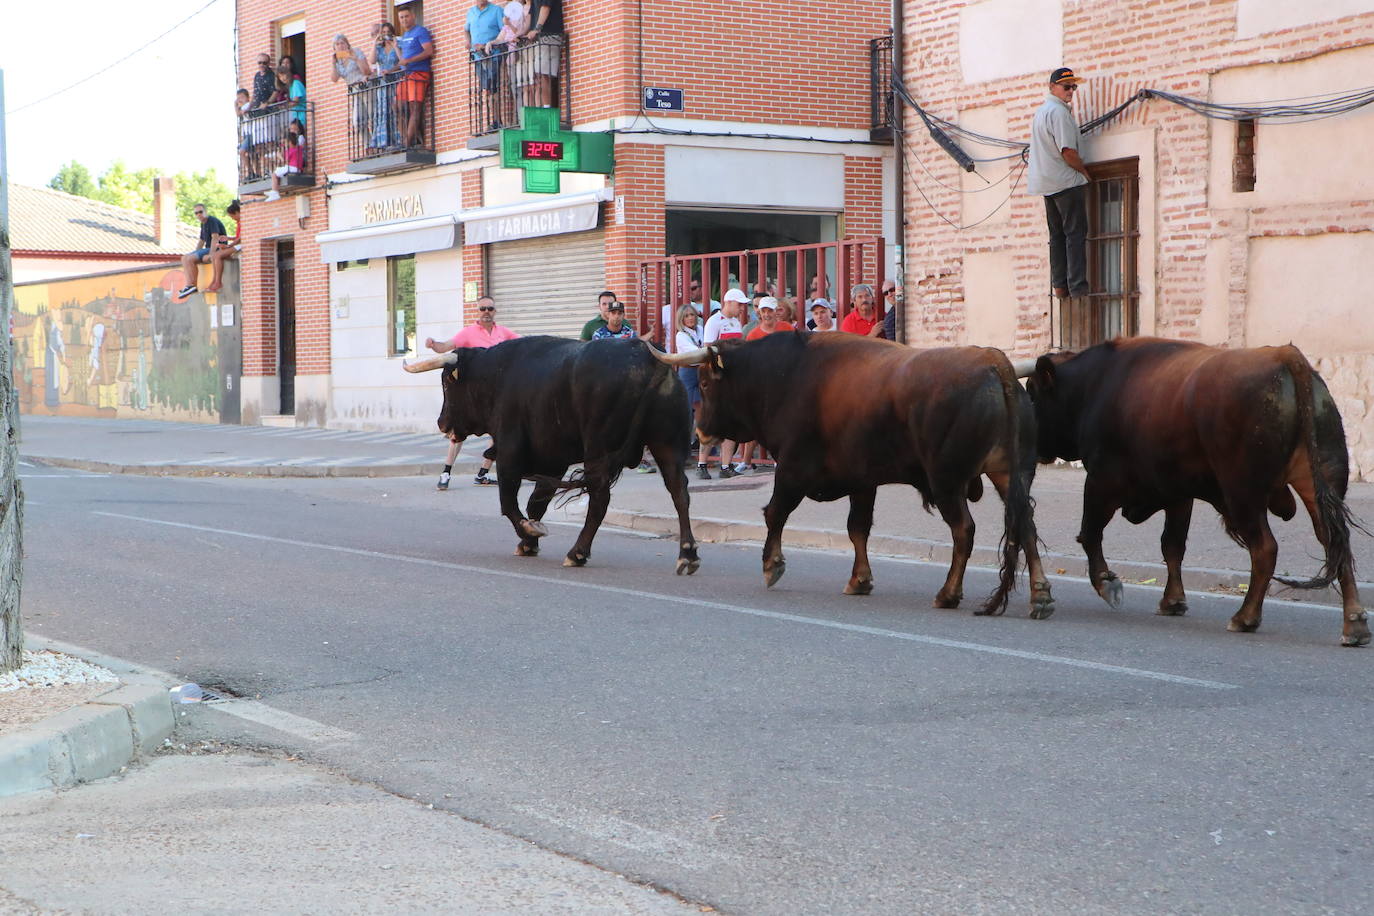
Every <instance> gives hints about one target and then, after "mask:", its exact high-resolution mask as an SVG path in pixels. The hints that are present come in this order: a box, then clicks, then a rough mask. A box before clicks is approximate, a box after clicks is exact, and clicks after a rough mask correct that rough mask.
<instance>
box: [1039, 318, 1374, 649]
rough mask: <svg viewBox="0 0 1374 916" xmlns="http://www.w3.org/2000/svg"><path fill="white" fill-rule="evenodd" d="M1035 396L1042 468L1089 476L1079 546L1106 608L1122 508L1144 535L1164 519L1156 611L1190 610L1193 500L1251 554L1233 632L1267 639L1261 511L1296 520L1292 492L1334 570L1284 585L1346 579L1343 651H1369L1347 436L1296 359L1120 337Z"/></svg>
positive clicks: (1270, 569) (1042, 373)
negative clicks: (1113, 525)
mask: <svg viewBox="0 0 1374 916" xmlns="http://www.w3.org/2000/svg"><path fill="white" fill-rule="evenodd" d="M1028 388H1029V389H1030V394H1031V398H1032V399H1033V400H1034V402H1035V413H1036V419H1037V424H1038V426H1039V452H1040V460H1042V461H1051V460H1054V459H1055V458H1064V459H1081V460H1082V461H1083V466H1084V468H1085V469H1086V470H1087V477H1086V480H1085V481H1084V488H1083V520H1082V527H1081V529H1080V533H1079V536H1078V540H1079V542H1080V543H1082V545H1083V549H1084V551H1085V552H1086V553H1087V555H1088V574H1089V578H1090V579H1091V581H1092V583H1093V585H1094V587H1095V588H1096V589H1097V592H1098V594H1099V595H1101V596H1102V597H1103V599H1105V600H1106V601H1107V602H1108V603H1110V604H1111V605H1113V606H1116V605H1117V604H1119V603H1120V600H1121V583H1120V580H1118V579H1117V577H1116V575H1115V574H1114V573H1113V572H1112V571H1111V570H1110V569H1108V568H1107V563H1106V560H1105V559H1104V558H1103V555H1102V531H1103V529H1104V528H1106V526H1107V523H1108V522H1109V521H1111V518H1112V516H1113V515H1114V514H1115V513H1116V511H1117V510H1118V509H1120V510H1121V512H1122V514H1123V515H1124V516H1125V517H1126V519H1127V521H1130V522H1132V523H1134V524H1140V523H1141V522H1143V521H1145V520H1146V519H1147V518H1149V517H1150V516H1152V515H1154V514H1155V513H1156V512H1159V511H1160V510H1163V511H1164V533H1163V536H1162V537H1161V539H1160V545H1161V547H1162V548H1163V553H1164V560H1165V563H1166V564H1167V566H1168V570H1169V577H1168V583H1167V585H1166V586H1165V589H1164V597H1163V598H1162V599H1161V600H1160V603H1159V613H1161V614H1166V615H1177V614H1182V613H1184V612H1185V611H1186V610H1187V608H1188V605H1187V604H1186V602H1185V599H1184V591H1183V581H1182V578H1181V576H1182V564H1183V551H1184V547H1185V545H1186V544H1187V540H1188V525H1189V522H1190V520H1191V518H1192V511H1193V500H1194V499H1201V500H1204V501H1206V502H1208V503H1211V505H1212V506H1213V507H1215V508H1216V510H1217V511H1218V512H1220V513H1221V517H1222V520H1223V522H1224V523H1225V526H1226V532H1227V534H1229V535H1230V536H1231V537H1232V538H1234V539H1235V540H1236V541H1237V542H1238V543H1239V544H1240V545H1241V546H1243V547H1245V548H1247V549H1248V550H1249V551H1250V585H1249V588H1248V589H1247V590H1246V594H1245V600H1244V601H1243V602H1242V603H1241V606H1240V610H1238V611H1237V612H1236V613H1235V615H1234V616H1233V617H1232V618H1231V622H1230V626H1229V628H1230V629H1231V630H1235V631H1238V632H1251V631H1254V630H1256V629H1258V628H1259V625H1260V614H1261V609H1262V606H1263V602H1264V596H1265V593H1266V592H1267V591H1268V588H1269V582H1270V579H1271V578H1273V577H1274V575H1273V574H1274V566H1275V562H1276V560H1277V557H1278V544H1277V542H1276V541H1275V540H1274V535H1273V532H1271V531H1270V529H1269V521H1268V519H1267V517H1266V515H1265V512H1266V510H1268V511H1272V512H1273V513H1274V514H1275V515H1277V516H1279V517H1280V518H1282V519H1284V520H1287V519H1290V518H1292V517H1293V516H1294V514H1296V512H1297V505H1296V503H1295V502H1294V499H1293V493H1294V492H1296V493H1297V495H1298V497H1299V498H1300V499H1301V500H1302V502H1303V505H1304V506H1306V508H1307V512H1308V514H1309V515H1310V516H1311V518H1312V526H1313V528H1314V529H1315V531H1316V534H1317V538H1318V540H1320V541H1321V543H1322V546H1323V548H1324V549H1325V552H1326V557H1325V565H1324V566H1323V568H1322V571H1321V573H1320V574H1319V575H1318V576H1317V577H1316V578H1315V579H1311V580H1302V581H1293V580H1289V579H1283V578H1281V577H1280V581H1281V582H1284V583H1285V584H1287V585H1294V586H1299V587H1303V588H1318V587H1320V588H1324V587H1326V586H1328V585H1330V584H1331V582H1332V581H1333V580H1339V581H1340V585H1341V593H1342V598H1343V604H1344V608H1343V615H1342V616H1343V626H1342V629H1341V643H1342V644H1343V645H1347V646H1362V645H1365V644H1367V643H1368V642H1369V638H1370V633H1369V625H1368V623H1367V622H1366V620H1365V614H1364V611H1363V610H1361V608H1360V599H1359V593H1358V591H1357V589H1356V585H1355V564H1354V560H1353V558H1352V556H1351V552H1350V526H1351V523H1352V521H1353V520H1352V519H1351V517H1350V514H1349V511H1348V510H1347V508H1346V505H1345V492H1346V486H1347V479H1348V474H1349V470H1348V464H1347V460H1348V459H1347V455H1346V445H1345V431H1344V428H1343V427H1342V424H1341V417H1340V413H1339V412H1338V411H1337V410H1336V405H1335V404H1334V403H1333V402H1332V400H1331V395H1330V393H1329V392H1328V391H1327V388H1326V385H1325V384H1324V383H1323V382H1322V379H1321V377H1320V376H1319V375H1318V374H1317V373H1316V371H1315V370H1314V369H1313V368H1312V366H1311V365H1310V364H1309V363H1308V362H1307V360H1306V358H1305V357H1304V356H1303V355H1302V353H1301V352H1300V351H1299V350H1298V349H1297V348H1296V347H1292V346H1287V347H1259V348H1255V349H1240V350H1228V349H1221V348H1217V347H1209V346H1204V345H1202V344H1196V343H1185V342H1182V341H1176V340H1161V339H1158V338H1131V339H1122V340H1116V341H1111V342H1108V343H1104V344H1098V345H1097V346H1095V347H1090V348H1088V349H1087V350H1084V351H1083V352H1082V353H1078V354H1072V353H1061V354H1056V355H1054V356H1042V357H1041V358H1040V359H1039V360H1038V361H1037V362H1036V363H1035V368H1034V370H1033V371H1032V373H1031V378H1030V381H1029V383H1028ZM1290 488H1291V489H1290Z"/></svg>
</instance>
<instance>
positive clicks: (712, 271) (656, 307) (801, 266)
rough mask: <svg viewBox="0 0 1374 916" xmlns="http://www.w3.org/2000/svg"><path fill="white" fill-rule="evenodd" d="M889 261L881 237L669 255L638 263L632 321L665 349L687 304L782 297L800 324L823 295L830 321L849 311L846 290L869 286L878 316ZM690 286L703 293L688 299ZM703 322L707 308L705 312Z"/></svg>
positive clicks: (880, 310) (841, 319) (690, 295)
mask: <svg viewBox="0 0 1374 916" xmlns="http://www.w3.org/2000/svg"><path fill="white" fill-rule="evenodd" d="M886 267H887V259H886V255H885V248H884V244H883V239H882V237H881V236H873V237H870V238H861V239H844V240H843V241H839V242H819V243H816V244H812V245H788V246H785V247H782V248H760V249H756V250H750V251H723V252H712V253H710V254H691V255H669V256H667V257H662V258H649V259H647V260H643V261H640V262H639V305H638V308H637V315H636V317H635V318H634V319H633V321H634V323H635V326H636V327H640V328H643V327H650V326H652V327H654V328H656V329H657V330H656V332H655V335H654V337H655V340H657V341H659V342H661V343H663V344H664V345H665V347H666V348H668V349H671V348H672V346H673V337H674V335H673V334H672V333H671V332H672V321H671V316H673V315H676V314H677V310H678V309H679V308H680V307H682V306H683V305H686V304H687V303H688V302H691V301H694V300H698V301H705V302H709V301H710V300H712V299H714V300H716V301H720V300H721V298H722V296H723V295H724V294H725V291H726V290H728V289H732V288H738V289H741V290H744V291H745V292H746V293H748V294H750V295H753V294H754V293H761V294H766V295H770V296H776V297H778V298H779V299H782V298H788V299H790V300H791V302H792V306H793V308H792V311H793V313H794V314H793V316H792V317H793V319H794V320H796V321H798V322H799V324H801V325H805V323H806V319H807V318H809V317H810V315H809V314H807V304H808V303H809V302H810V300H812V299H814V298H816V297H818V296H821V297H824V298H825V299H827V300H829V302H830V305H831V306H832V307H833V308H834V309H835V310H836V313H837V317H836V321H843V320H844V316H845V315H846V314H848V312H849V291H850V289H851V288H852V287H853V286H855V285H856V284H859V283H867V284H869V285H870V286H872V287H873V299H874V306H875V308H876V309H877V312H878V317H879V318H880V319H881V318H882V316H883V297H882V295H881V294H880V292H879V291H880V290H881V289H882V284H883V281H884V280H885V279H886V278H887V277H886ZM693 281H696V282H697V283H698V284H699V289H701V290H704V291H705V297H706V298H705V300H701V295H702V294H700V293H699V294H697V295H696V296H693V295H692V294H691V292H690V290H689V286H690V284H691V283H692V282H693ZM665 305H670V306H672V308H671V309H670V310H669V311H668V315H669V316H670V319H669V322H668V326H667V331H668V332H669V333H667V334H665V333H664V328H663V327H661V324H662V314H663V306H665ZM703 311H704V313H705V314H706V315H707V316H708V317H709V314H710V310H709V308H708V309H703Z"/></svg>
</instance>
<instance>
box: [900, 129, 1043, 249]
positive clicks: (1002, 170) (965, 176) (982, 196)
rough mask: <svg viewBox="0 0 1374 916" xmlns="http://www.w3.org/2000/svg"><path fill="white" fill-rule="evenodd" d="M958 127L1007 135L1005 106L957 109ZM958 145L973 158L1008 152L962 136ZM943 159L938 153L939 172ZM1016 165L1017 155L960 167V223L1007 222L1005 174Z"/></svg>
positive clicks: (1007, 183)
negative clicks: (969, 169)
mask: <svg viewBox="0 0 1374 916" xmlns="http://www.w3.org/2000/svg"><path fill="white" fill-rule="evenodd" d="M959 126H960V127H963V128H966V129H968V130H972V131H976V132H977V133H980V134H983V135H984V136H987V137H1009V136H1011V131H1010V130H1009V129H1008V128H1007V106H1005V105H989V106H987V107H984V108H966V109H964V110H963V111H961V112H959ZM959 145H960V147H962V148H963V150H964V152H966V153H968V154H969V155H970V156H972V157H973V158H975V159H991V158H994V157H997V156H1004V155H1006V154H1007V153H1008V152H1010V150H1007V149H1006V148H1004V147H1000V146H986V145H984V144H982V143H974V142H972V141H970V140H965V139H960V141H959ZM945 161H946V160H945V158H944V155H943V154H941V160H940V164H941V166H942V169H941V171H943V168H947V166H944V162H945ZM1020 164H1021V160H1020V158H1017V159H1005V160H1002V161H1001V162H980V163H978V167H977V169H976V170H975V171H974V172H965V171H963V170H960V172H959V189H960V190H961V191H963V192H964V193H963V194H961V195H960V197H959V202H960V204H961V205H962V210H961V212H960V216H959V219H960V225H963V226H972V225H974V224H975V223H977V224H978V225H979V226H982V227H992V226H1004V225H1006V224H1007V223H1008V222H1009V221H1010V219H1011V202H1010V201H1008V200H1007V196H1008V195H1009V194H1010V193H1011V182H1010V179H1009V178H1008V177H1007V173H1008V172H1010V171H1011V169H1012V166H1019V165H1020ZM927 165H931V166H932V170H934V165H933V163H927ZM916 168H917V170H920V165H919V164H917V165H916ZM937 174H938V172H937ZM918 180H920V179H918ZM1017 193H1018V194H1020V193H1023V189H1021V188H1018V189H1017ZM999 205H1000V209H999Z"/></svg>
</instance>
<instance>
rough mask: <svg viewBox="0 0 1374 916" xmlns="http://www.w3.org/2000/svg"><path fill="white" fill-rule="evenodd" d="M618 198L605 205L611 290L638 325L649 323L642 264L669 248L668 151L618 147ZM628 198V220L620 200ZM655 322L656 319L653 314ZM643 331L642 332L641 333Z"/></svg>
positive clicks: (640, 146) (629, 145)
mask: <svg viewBox="0 0 1374 916" xmlns="http://www.w3.org/2000/svg"><path fill="white" fill-rule="evenodd" d="M613 191H614V194H615V198H616V199H615V200H611V201H608V202H607V203H605V204H603V205H602V206H603V207H604V208H605V210H604V211H603V216H604V219H603V221H602V222H603V223H604V225H605V226H606V288H607V289H609V290H614V291H615V293H616V295H618V296H620V298H621V299H622V300H623V301H624V302H625V303H626V307H627V310H628V311H630V312H631V313H632V314H634V318H633V319H632V320H633V321H634V322H635V327H636V328H640V323H641V322H642V321H644V320H645V318H644V317H642V316H640V315H638V314H637V313H636V312H635V310H636V309H637V308H638V305H639V260H640V259H641V258H653V257H661V256H662V255H663V254H664V253H665V251H664V248H665V245H666V244H667V241H666V237H665V227H664V218H665V214H664V206H663V147H661V146H657V145H647V144H633V143H626V144H616V147H615V179H614V182H613ZM621 198H623V199H624V206H623V208H622V212H623V216H624V218H623V221H618V220H617V219H616V210H617V206H616V201H617V200H619V199H621ZM648 320H649V321H652V320H653V316H649V318H648ZM641 330H642V329H641Z"/></svg>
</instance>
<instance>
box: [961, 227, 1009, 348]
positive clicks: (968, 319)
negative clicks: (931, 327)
mask: <svg viewBox="0 0 1374 916" xmlns="http://www.w3.org/2000/svg"><path fill="white" fill-rule="evenodd" d="M963 277H964V305H965V309H964V315H965V318H964V321H965V324H964V334H963V338H962V339H961V341H960V342H961V343H963V344H966V345H970V346H979V347H997V348H998V349H1001V350H1006V351H1007V352H1008V353H1011V352H1012V351H1013V350H1014V349H1015V348H1016V326H1017V324H1018V316H1017V314H1016V310H1017V299H1016V271H1015V268H1014V266H1013V264H1012V252H1009V251H969V252H965V253H964V273H963Z"/></svg>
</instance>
